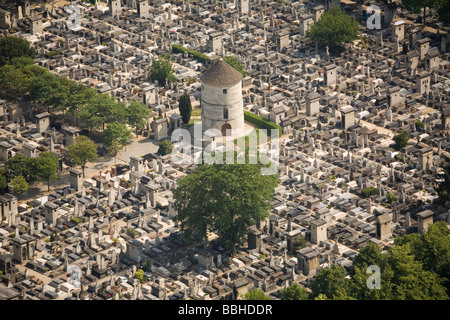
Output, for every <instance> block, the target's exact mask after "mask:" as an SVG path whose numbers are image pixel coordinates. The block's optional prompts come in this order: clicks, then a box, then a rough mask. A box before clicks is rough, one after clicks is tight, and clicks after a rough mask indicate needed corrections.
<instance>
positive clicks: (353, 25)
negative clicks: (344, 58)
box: [306, 7, 359, 50]
mask: <svg viewBox="0 0 450 320" xmlns="http://www.w3.org/2000/svg"><path fill="white" fill-rule="evenodd" d="M358 31H359V23H358V22H357V21H356V20H355V18H353V17H352V16H350V15H348V14H346V13H345V12H344V11H341V9H340V8H339V7H334V8H331V9H330V10H328V11H326V12H325V13H324V14H323V15H322V16H321V17H320V19H319V21H318V22H316V23H315V24H313V25H312V26H310V27H309V29H308V31H307V32H306V35H307V36H308V37H309V38H311V40H312V41H318V42H321V43H325V44H327V45H329V46H330V49H332V50H335V49H337V48H339V47H341V46H342V44H343V43H350V42H352V41H353V40H355V39H356V37H357V35H358Z"/></svg>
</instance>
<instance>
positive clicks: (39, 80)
mask: <svg viewBox="0 0 450 320" xmlns="http://www.w3.org/2000/svg"><path fill="white" fill-rule="evenodd" d="M67 95H68V90H67V88H66V87H65V86H63V85H62V84H61V82H60V81H59V78H58V77H56V76H54V75H53V74H51V73H43V74H41V75H40V76H38V77H36V78H34V79H33V81H32V82H31V85H30V97H31V99H32V100H33V101H36V102H39V103H41V104H42V105H43V106H46V107H47V111H48V112H50V107H57V108H62V106H64V105H65V104H66V103H67V102H66V101H67Z"/></svg>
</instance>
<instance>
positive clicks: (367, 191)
mask: <svg viewBox="0 0 450 320" xmlns="http://www.w3.org/2000/svg"><path fill="white" fill-rule="evenodd" d="M377 190H378V189H377V188H374V187H367V188H364V189H362V190H361V196H362V197H364V198H369V197H370V196H371V195H374V194H376V193H377Z"/></svg>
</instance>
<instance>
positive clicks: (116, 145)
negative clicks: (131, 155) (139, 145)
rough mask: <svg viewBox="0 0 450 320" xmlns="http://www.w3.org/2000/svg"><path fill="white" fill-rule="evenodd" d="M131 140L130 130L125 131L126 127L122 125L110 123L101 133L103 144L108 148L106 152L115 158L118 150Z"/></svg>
mask: <svg viewBox="0 0 450 320" xmlns="http://www.w3.org/2000/svg"><path fill="white" fill-rule="evenodd" d="M130 138H131V130H129V129H127V127H126V125H124V124H122V123H117V122H112V123H109V124H108V127H107V128H106V130H105V131H104V132H103V143H104V144H105V145H106V147H107V148H108V151H109V152H111V153H112V154H113V155H114V158H116V157H117V154H118V153H119V151H120V150H122V149H123V147H124V146H125V144H126V143H127V142H128V140H130Z"/></svg>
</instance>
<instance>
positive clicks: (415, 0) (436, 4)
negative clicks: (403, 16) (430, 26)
mask: <svg viewBox="0 0 450 320" xmlns="http://www.w3.org/2000/svg"><path fill="white" fill-rule="evenodd" d="M402 4H403V5H404V6H405V8H406V9H408V10H410V11H412V12H413V13H421V12H423V17H422V22H423V25H425V23H426V15H427V8H428V9H434V10H436V11H437V12H438V13H439V15H440V16H441V18H442V17H443V18H444V19H445V18H446V15H445V14H446V13H445V12H444V11H445V8H449V1H448V0H402Z"/></svg>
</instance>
